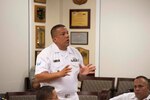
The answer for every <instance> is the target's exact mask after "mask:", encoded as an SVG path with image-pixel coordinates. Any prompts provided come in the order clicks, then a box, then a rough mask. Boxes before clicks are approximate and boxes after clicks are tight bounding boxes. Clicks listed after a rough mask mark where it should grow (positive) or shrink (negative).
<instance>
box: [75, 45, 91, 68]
mask: <svg viewBox="0 0 150 100" xmlns="http://www.w3.org/2000/svg"><path fill="white" fill-rule="evenodd" d="M76 48H77V49H78V51H79V52H80V53H81V55H82V57H83V62H84V65H88V64H89V50H87V49H84V48H82V47H76Z"/></svg>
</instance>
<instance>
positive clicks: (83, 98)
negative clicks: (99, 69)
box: [77, 90, 110, 100]
mask: <svg viewBox="0 0 150 100" xmlns="http://www.w3.org/2000/svg"><path fill="white" fill-rule="evenodd" d="M109 92H110V91H109V90H102V91H101V92H89V91H80V92H77V93H78V95H79V100H109V98H110V95H109V94H110V93H109Z"/></svg>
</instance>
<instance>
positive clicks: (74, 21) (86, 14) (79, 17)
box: [69, 9, 91, 29]
mask: <svg viewBox="0 0 150 100" xmlns="http://www.w3.org/2000/svg"><path fill="white" fill-rule="evenodd" d="M90 13H91V10H90V9H70V22H69V23H70V28H71V29H88V28H90V17H91V16H90V15H91V14H90Z"/></svg>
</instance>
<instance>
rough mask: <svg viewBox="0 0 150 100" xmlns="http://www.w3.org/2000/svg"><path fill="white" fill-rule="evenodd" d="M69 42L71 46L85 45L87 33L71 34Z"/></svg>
mask: <svg viewBox="0 0 150 100" xmlns="http://www.w3.org/2000/svg"><path fill="white" fill-rule="evenodd" d="M70 41H71V44H72V45H87V44H88V32H71V33H70Z"/></svg>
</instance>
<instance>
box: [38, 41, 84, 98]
mask: <svg viewBox="0 0 150 100" xmlns="http://www.w3.org/2000/svg"><path fill="white" fill-rule="evenodd" d="M79 64H81V65H83V59H82V56H81V54H80V52H79V51H78V50H77V49H75V48H73V47H70V46H68V48H67V51H66V52H62V51H61V50H59V48H58V47H57V45H56V44H54V43H53V44H51V45H50V46H49V47H47V48H45V49H43V50H42V51H41V53H40V54H39V55H38V56H37V62H36V70H35V74H39V73H41V72H44V71H48V72H49V73H53V72H57V71H60V70H62V69H63V68H64V67H66V66H67V65H70V67H71V68H72V69H71V72H70V73H69V76H65V77H61V78H58V79H56V80H53V81H50V83H41V85H42V86H44V85H51V86H54V87H55V90H56V92H57V94H62V95H63V94H74V93H76V91H77V84H78V79H77V76H78V73H79V69H80V68H79ZM76 95H77V94H76ZM58 97H59V95H58ZM66 100H68V99H66ZM70 100H71V99H70ZM76 100H78V99H76Z"/></svg>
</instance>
